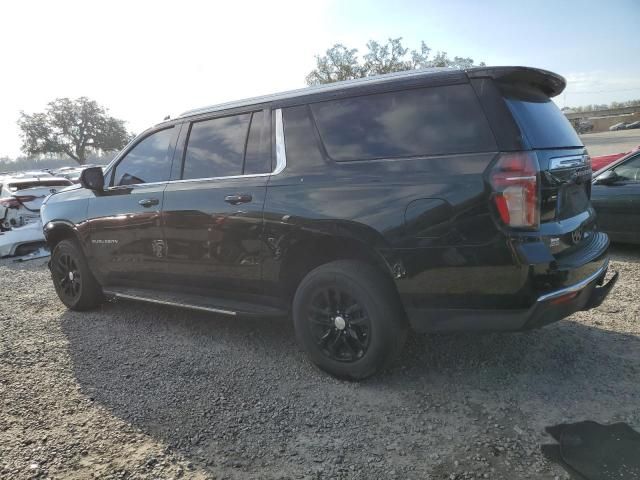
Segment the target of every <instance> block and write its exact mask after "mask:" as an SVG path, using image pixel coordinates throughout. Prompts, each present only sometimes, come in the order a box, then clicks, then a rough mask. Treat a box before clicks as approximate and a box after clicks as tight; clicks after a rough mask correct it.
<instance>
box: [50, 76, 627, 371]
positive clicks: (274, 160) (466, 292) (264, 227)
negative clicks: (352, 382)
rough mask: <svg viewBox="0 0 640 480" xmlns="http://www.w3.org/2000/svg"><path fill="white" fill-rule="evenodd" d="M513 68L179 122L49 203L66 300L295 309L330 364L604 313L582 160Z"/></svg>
mask: <svg viewBox="0 0 640 480" xmlns="http://www.w3.org/2000/svg"><path fill="white" fill-rule="evenodd" d="M564 87H565V80H564V79H563V78H562V77H561V76H559V75H556V74H554V73H551V72H547V71H543V70H538V69H532V68H523V67H496V68H472V69H468V70H447V69H444V70H443V69H434V70H419V71H412V72H405V73H400V74H390V75H383V76H379V77H371V78H366V79H361V80H355V81H347V82H341V83H335V84H331V85H324V86H320V87H316V88H306V89H302V90H297V91H293V92H287V93H282V94H277V95H272V96H266V97H260V98H254V99H250V100H245V101H239V102H231V103H226V104H223V105H217V106H213V107H208V108H202V109H198V110H193V111H190V112H187V113H185V114H183V115H182V116H180V117H179V118H177V119H174V120H169V121H166V122H163V123H161V124H159V125H156V126H155V127H153V128H151V129H149V130H147V131H146V132H144V133H142V134H141V135H139V136H138V137H137V138H136V139H135V140H133V141H132V142H131V144H130V145H128V146H127V147H126V148H125V149H124V150H123V151H122V152H121V153H120V154H119V155H118V156H117V157H116V158H115V159H114V160H113V162H112V163H111V164H110V165H109V167H107V168H106V170H105V172H104V174H103V172H102V170H101V169H99V168H90V169H87V170H85V171H84V172H83V174H82V181H81V187H77V188H72V189H69V190H66V191H63V192H60V193H57V194H55V195H52V196H50V197H49V198H48V200H47V201H46V203H45V205H44V207H43V209H42V217H43V223H44V225H45V227H44V228H45V235H46V238H47V242H48V243H49V245H50V247H51V249H52V252H53V253H52V258H51V262H50V268H51V272H52V277H53V282H54V285H55V288H56V291H57V292H58V295H59V296H60V299H61V300H62V301H63V302H64V304H65V305H67V306H68V307H69V308H71V309H74V310H84V309H89V308H92V307H95V306H96V305H98V304H99V303H100V302H101V301H102V300H103V299H104V298H105V296H106V297H110V296H115V297H121V298H128V299H137V300H143V301H148V302H153V303H157V304H162V305H172V306H174V305H175V306H184V307H188V308H192V309H197V310H205V311H209V312H216V313H219V314H225V315H232V316H238V317H242V316H246V315H257V316H260V317H269V316H281V315H286V314H287V313H291V314H292V317H293V322H294V324H295V330H296V334H297V337H298V340H299V342H300V344H301V345H302V347H303V348H304V349H305V350H306V351H307V353H308V354H309V356H310V358H311V360H312V361H313V362H314V363H315V364H317V365H318V366H319V367H320V368H322V369H324V370H326V371H327V372H329V373H331V374H333V375H336V376H339V377H343V378H351V379H360V378H364V377H367V376H369V375H371V374H373V373H374V372H375V371H377V370H378V369H379V368H380V367H382V366H383V365H384V364H385V363H386V362H387V361H388V360H389V359H390V358H392V357H393V355H394V354H395V353H397V352H398V351H399V350H400V349H401V348H402V345H403V342H404V340H405V338H406V335H407V332H408V330H409V327H412V328H413V329H414V330H417V331H424V332H445V331H456V330H457V331H471V330H474V331H480V330H484V331H487V330H489V331H496V330H522V329H529V328H534V327H539V326H542V325H544V324H547V323H549V322H553V321H555V320H558V319H561V318H563V317H566V316H567V315H570V314H571V313H573V312H575V311H578V310H584V309H589V308H592V307H594V306H597V305H599V304H600V303H601V302H602V301H603V299H604V297H605V296H606V295H607V293H608V292H609V290H610V289H611V287H612V286H613V283H614V282H615V279H616V278H617V274H614V275H613V276H612V278H611V280H610V281H609V282H608V283H607V284H606V285H605V284H604V283H605V282H604V279H605V274H606V272H607V267H608V256H607V249H608V245H609V240H608V238H607V235H606V234H604V233H601V232H598V231H597V230H596V228H595V222H594V220H595V215H594V211H593V209H592V207H591V205H590V202H589V197H590V189H591V182H590V180H591V165H590V160H589V157H588V156H587V153H586V151H585V148H584V146H583V145H582V142H581V141H580V139H579V138H578V136H577V135H576V133H575V131H574V130H573V128H572V127H571V125H570V124H569V122H568V121H567V119H566V118H565V117H564V115H563V114H562V113H561V112H560V111H559V110H558V108H557V107H556V106H555V104H554V103H553V102H552V101H551V100H550V97H553V96H555V95H558V94H559V93H560V92H561V91H562V90H563V89H564Z"/></svg>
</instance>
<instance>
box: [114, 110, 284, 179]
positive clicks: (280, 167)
mask: <svg viewBox="0 0 640 480" xmlns="http://www.w3.org/2000/svg"><path fill="white" fill-rule="evenodd" d="M275 114H276V135H275V137H276V168H275V169H274V170H273V172H270V173H252V174H249V175H228V176H226V177H207V178H188V179H185V180H167V181H165V182H153V183H135V184H133V185H117V186H113V187H109V188H108V189H105V190H114V189H118V188H120V189H123V188H137V187H145V186H147V185H164V184H167V185H173V184H175V183H193V182H207V181H210V180H226V179H231V180H233V179H236V178H259V177H270V176H272V175H279V174H280V173H282V172H283V171H284V169H285V168H286V166H287V152H286V145H285V141H284V122H283V120H282V109H281V108H278V109H276V110H275Z"/></svg>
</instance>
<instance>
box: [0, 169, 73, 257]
mask: <svg viewBox="0 0 640 480" xmlns="http://www.w3.org/2000/svg"><path fill="white" fill-rule="evenodd" d="M70 185H73V183H72V182H71V181H70V180H68V179H66V178H61V177H52V176H43V177H22V176H15V177H4V178H0V258H2V257H6V256H12V255H26V254H28V253H30V252H33V251H35V250H37V249H38V248H40V247H41V246H43V245H44V235H43V233H42V222H41V220H40V206H41V205H42V202H43V201H44V199H45V197H47V196H48V195H50V194H52V193H55V192H56V191H58V190H61V189H63V188H66V187H68V186H70Z"/></svg>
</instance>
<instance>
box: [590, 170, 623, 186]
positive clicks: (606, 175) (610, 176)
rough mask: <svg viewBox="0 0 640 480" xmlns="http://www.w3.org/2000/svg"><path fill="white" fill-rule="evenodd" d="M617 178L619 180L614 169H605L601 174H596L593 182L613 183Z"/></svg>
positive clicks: (599, 183) (598, 183)
mask: <svg viewBox="0 0 640 480" xmlns="http://www.w3.org/2000/svg"><path fill="white" fill-rule="evenodd" d="M618 180H620V177H619V176H618V174H617V173H616V172H615V171H613V170H607V171H606V172H603V173H602V174H601V175H598V176H597V177H596V179H595V182H593V183H595V184H596V185H613V184H614V183H616V182H617V181H618Z"/></svg>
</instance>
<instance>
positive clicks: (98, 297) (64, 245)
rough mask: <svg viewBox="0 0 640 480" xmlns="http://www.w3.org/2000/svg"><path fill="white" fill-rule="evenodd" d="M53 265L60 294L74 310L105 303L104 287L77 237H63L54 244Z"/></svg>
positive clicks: (64, 301)
mask: <svg viewBox="0 0 640 480" xmlns="http://www.w3.org/2000/svg"><path fill="white" fill-rule="evenodd" d="M50 269H51V278H52V279H53V285H54V287H55V289H56V293H57V294H58V297H60V300H61V301H62V303H64V304H65V305H66V306H67V307H68V308H70V309H71V310H88V309H91V308H95V307H96V306H98V305H99V304H100V303H102V300H103V296H102V288H101V287H100V284H99V283H98V282H97V280H96V279H95V278H94V276H93V274H92V273H91V271H90V270H89V265H88V264H87V259H86V258H85V256H84V253H83V252H82V250H81V249H80V246H79V245H78V244H77V243H76V242H75V241H73V240H62V241H61V242H60V243H58V244H57V245H56V246H55V248H54V249H53V253H52V255H51V267H50Z"/></svg>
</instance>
